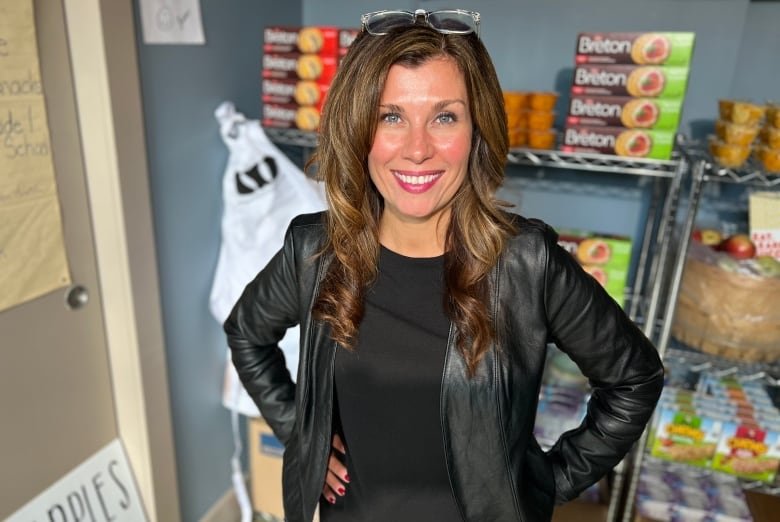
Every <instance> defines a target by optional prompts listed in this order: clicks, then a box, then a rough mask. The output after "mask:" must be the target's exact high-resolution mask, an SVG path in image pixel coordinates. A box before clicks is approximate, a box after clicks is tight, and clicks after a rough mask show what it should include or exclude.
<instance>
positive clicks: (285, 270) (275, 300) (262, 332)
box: [224, 227, 299, 444]
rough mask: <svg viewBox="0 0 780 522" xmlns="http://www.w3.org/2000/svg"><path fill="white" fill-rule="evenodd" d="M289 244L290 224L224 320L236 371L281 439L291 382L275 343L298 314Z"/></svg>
mask: <svg viewBox="0 0 780 522" xmlns="http://www.w3.org/2000/svg"><path fill="white" fill-rule="evenodd" d="M293 243H294V240H293V234H292V227H291V228H290V229H288V231H287V234H286V236H285V240H284V246H283V247H282V249H281V250H280V251H279V252H277V254H276V255H275V256H274V257H273V258H272V259H271V261H269V262H268V264H267V265H266V267H265V268H264V269H263V270H262V271H261V272H260V273H259V274H258V275H257V276H256V277H255V279H254V280H253V281H252V282H251V283H249V284H248V285H247V286H246V288H245V289H244V292H243V293H242V295H241V297H240V298H239V300H238V301H237V302H236V304H235V306H234V307H233V310H232V311H231V313H230V316H229V317H228V318H227V320H226V321H225V324H224V330H225V333H226V334H227V342H228V346H229V347H230V350H231V357H232V361H233V365H234V366H235V367H236V370H237V372H238V376H239V378H240V379H241V382H242V383H243V384H244V387H245V388H246V390H247V392H248V393H249V395H250V397H252V399H253V400H254V402H255V404H257V407H258V409H259V410H260V413H261V415H262V416H263V418H264V419H265V420H266V421H267V422H268V425H269V426H270V427H271V429H272V430H273V432H274V434H275V435H276V436H277V437H278V438H279V440H280V441H281V442H282V443H283V444H286V443H287V441H288V440H289V438H290V435H291V434H292V429H293V425H294V423H295V384H294V383H293V381H292V378H291V377H290V372H289V371H288V370H287V366H286V364H285V360H284V354H283V352H282V350H281V349H280V348H279V345H278V343H279V341H280V340H281V339H282V337H284V334H285V332H286V331H287V329H288V328H289V327H291V326H294V325H296V324H297V323H298V318H299V309H298V308H299V304H298V299H297V296H298V291H297V277H296V264H295V259H294V257H295V254H294V249H293Z"/></svg>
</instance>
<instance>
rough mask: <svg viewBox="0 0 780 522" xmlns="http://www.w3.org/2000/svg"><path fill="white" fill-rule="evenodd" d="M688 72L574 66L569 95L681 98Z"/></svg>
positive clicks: (643, 67) (649, 67)
mask: <svg viewBox="0 0 780 522" xmlns="http://www.w3.org/2000/svg"><path fill="white" fill-rule="evenodd" d="M687 86H688V68H687V67H674V66H665V65H664V66H660V65H595V64H584V65H577V66H576V67H575V68H574V76H573V78H572V86H571V93H572V94H573V95H583V94H584V95H590V96H633V97H643V98H684V97H685V89H686V87H687Z"/></svg>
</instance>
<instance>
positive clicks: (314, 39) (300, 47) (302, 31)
mask: <svg viewBox="0 0 780 522" xmlns="http://www.w3.org/2000/svg"><path fill="white" fill-rule="evenodd" d="M359 32H360V29H341V28H338V27H329V26H305V27H285V26H271V27H266V28H265V29H264V30H263V51H264V52H266V53H306V54H319V55H329V56H337V55H339V54H343V53H344V51H345V50H346V49H347V48H348V47H349V46H350V44H351V43H352V41H353V40H354V39H355V37H356V36H357V34H358V33H359Z"/></svg>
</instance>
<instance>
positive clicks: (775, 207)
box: [749, 192, 780, 260]
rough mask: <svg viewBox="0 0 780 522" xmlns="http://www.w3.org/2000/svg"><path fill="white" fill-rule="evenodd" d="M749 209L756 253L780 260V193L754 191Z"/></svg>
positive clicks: (751, 234)
mask: <svg viewBox="0 0 780 522" xmlns="http://www.w3.org/2000/svg"><path fill="white" fill-rule="evenodd" d="M749 209H750V239H752V240H753V243H755V245H756V255H757V256H772V257H774V258H775V259H777V260H780V193H778V192H754V193H752V194H751V195H750V199H749Z"/></svg>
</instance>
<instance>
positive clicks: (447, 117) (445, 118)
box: [436, 112, 458, 123]
mask: <svg viewBox="0 0 780 522" xmlns="http://www.w3.org/2000/svg"><path fill="white" fill-rule="evenodd" d="M436 121H438V122H439V123H455V122H456V121H458V117H457V116H455V114H454V113H451V112H442V113H441V114H439V115H438V116H436Z"/></svg>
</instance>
